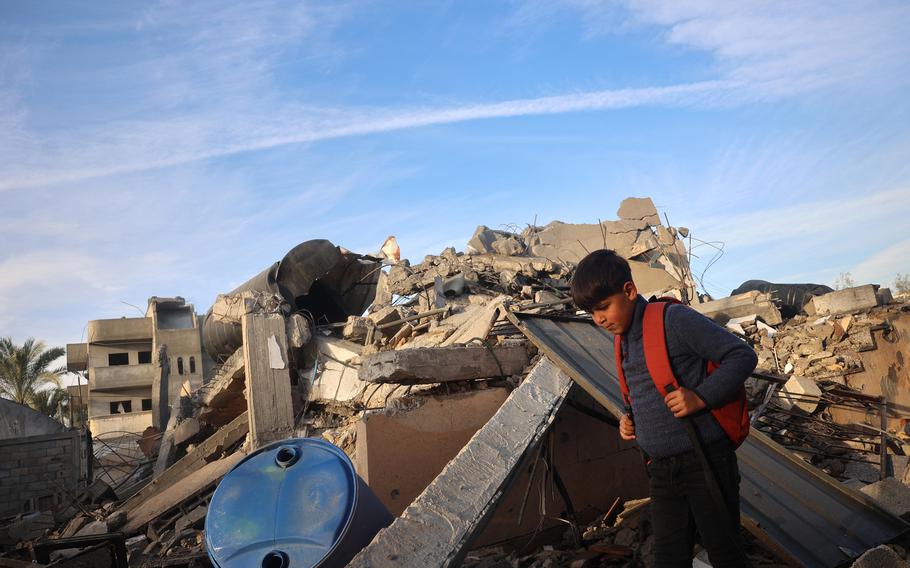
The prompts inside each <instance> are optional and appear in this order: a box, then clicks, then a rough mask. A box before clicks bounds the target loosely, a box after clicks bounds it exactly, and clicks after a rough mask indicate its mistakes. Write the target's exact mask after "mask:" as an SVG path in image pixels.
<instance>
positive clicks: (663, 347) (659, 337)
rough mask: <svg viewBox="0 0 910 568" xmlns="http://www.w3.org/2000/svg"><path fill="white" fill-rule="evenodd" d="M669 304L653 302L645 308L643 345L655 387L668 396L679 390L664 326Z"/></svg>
mask: <svg viewBox="0 0 910 568" xmlns="http://www.w3.org/2000/svg"><path fill="white" fill-rule="evenodd" d="M666 309H667V302H660V301H658V302H653V303H649V304H648V305H647V306H645V313H644V316H643V318H642V343H643V345H644V352H645V364H646V365H647V367H648V374H650V375H651V380H653V381H654V386H656V387H657V390H658V391H660V394H661V395H663V396H667V395H668V394H669V393H670V392H672V391H674V390H677V389H678V388H679V383H678V382H677V381H676V376H675V375H674V374H673V367H671V366H670V354H669V353H668V352H667V336H666V328H665V326H664V313H665V312H666Z"/></svg>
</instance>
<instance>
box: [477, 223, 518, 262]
mask: <svg viewBox="0 0 910 568" xmlns="http://www.w3.org/2000/svg"><path fill="white" fill-rule="evenodd" d="M467 250H468V252H469V253H470V252H477V253H496V254H505V255H508V256H518V255H520V254H522V253H523V252H524V250H525V246H524V243H523V242H522V241H521V238H520V237H519V236H518V235H516V234H513V233H509V232H506V231H494V230H493V229H490V228H489V227H486V226H484V225H480V226H478V227H477V230H475V231H474V236H472V237H471V240H469V241H468V249H467Z"/></svg>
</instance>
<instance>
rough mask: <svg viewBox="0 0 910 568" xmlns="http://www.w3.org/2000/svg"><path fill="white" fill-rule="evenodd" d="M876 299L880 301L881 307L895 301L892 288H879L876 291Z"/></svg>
mask: <svg viewBox="0 0 910 568" xmlns="http://www.w3.org/2000/svg"><path fill="white" fill-rule="evenodd" d="M875 298H876V299H877V300H878V305H879V306H887V305H888V304H890V303H891V302H893V301H894V296H893V295H892V294H891V288H879V289H878V290H876V291H875Z"/></svg>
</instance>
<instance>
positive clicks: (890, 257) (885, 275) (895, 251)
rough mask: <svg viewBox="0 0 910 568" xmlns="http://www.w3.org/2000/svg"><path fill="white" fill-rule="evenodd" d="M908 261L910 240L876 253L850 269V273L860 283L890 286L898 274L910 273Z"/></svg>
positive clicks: (909, 257)
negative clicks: (909, 271)
mask: <svg viewBox="0 0 910 568" xmlns="http://www.w3.org/2000/svg"><path fill="white" fill-rule="evenodd" d="M907 259H910V239H906V240H903V241H899V242H896V243H894V244H893V245H891V246H889V247H887V248H884V249H882V250H880V251H877V252H875V253H874V254H872V255H870V256H869V257H867V258H866V259H865V260H863V261H861V262H859V263H857V264H856V265H855V266H854V267H853V268H850V269H849V272H850V274H851V276H853V279H854V280H855V281H856V282H858V283H865V282H874V283H876V284H881V285H883V286H890V285H891V283H892V282H893V280H894V277H895V276H896V275H897V273H899V272H900V273H903V274H907V273H908V268H910V267H908V265H907Z"/></svg>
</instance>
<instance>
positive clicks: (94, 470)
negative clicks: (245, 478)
mask: <svg viewBox="0 0 910 568" xmlns="http://www.w3.org/2000/svg"><path fill="white" fill-rule="evenodd" d="M617 217H618V218H617V219H616V220H606V221H598V222H597V223H592V224H568V223H562V222H559V221H554V222H551V223H549V224H548V225H545V226H541V227H537V226H529V227H527V228H526V229H524V230H523V231H518V230H514V231H513V230H498V229H490V228H488V227H486V226H483V225H481V226H479V227H477V230H476V231H475V233H474V235H473V236H472V237H471V239H470V240H469V242H468V243H467V246H466V249H465V251H464V252H458V251H456V250H455V249H454V248H448V249H446V250H444V251H442V252H441V253H440V254H439V255H430V256H427V257H425V258H424V259H423V260H422V261H421V262H419V263H416V264H413V265H412V264H411V263H410V262H409V261H408V260H406V259H402V258H401V250H400V248H399V244H398V242H397V240H396V239H395V237H394V236H390V237H389V238H388V239H386V241H385V242H384V243H383V245H382V247H381V248H380V250H379V251H378V252H376V253H372V254H368V255H362V254H356V253H353V252H351V251H348V250H346V249H344V248H342V247H339V246H336V245H334V244H333V243H330V242H329V241H326V240H311V241H305V242H303V243H301V244H300V245H298V246H296V247H294V248H293V249H292V250H291V251H289V252H288V253H287V254H286V255H285V256H284V257H283V258H282V259H281V260H279V261H277V262H275V263H272V264H270V265H268V266H267V267H266V268H265V269H264V270H263V271H262V272H260V273H259V274H257V275H255V276H253V277H252V278H250V280H248V281H247V282H245V283H244V284H242V285H241V286H239V287H237V288H236V289H234V290H232V291H230V292H228V293H225V294H222V295H219V296H218V297H217V298H215V299H214V302H213V305H212V307H211V308H210V309H209V310H208V311H207V313H206V314H205V315H204V316H202V315H197V314H196V312H195V309H194V308H193V306H190V305H187V304H186V303H185V302H184V300H183V299H182V298H155V297H153V298H151V299H150V300H149V307H148V310H147V313H146V317H144V318H124V319H121V320H96V321H93V322H89V326H88V335H87V343H85V344H71V345H69V346H68V350H67V351H68V354H67V360H68V366H69V368H70V370H73V371H79V372H84V373H85V374H86V375H87V377H88V385H87V386H83V387H81V388H80V389H78V392H79V395H80V396H81V397H83V398H84V399H86V401H87V407H88V411H89V412H88V416H89V426H90V427H91V432H92V435H93V436H94V440H93V444H92V447H91V448H89V447H88V444H87V440H86V438H85V435H84V430H83V431H79V430H77V431H74V432H65V431H61V430H59V429H58V430H53V431H43V430H40V428H39V429H33V430H31V431H26V430H24V429H23V428H22V427H20V426H19V425H20V424H27V423H30V422H28V421H27V420H26V419H22V420H20V421H18V422H16V424H17V426H16V427H15V428H13V427H11V426H9V425H6V426H4V423H3V422H2V420H0V432H4V430H3V428H4V427H5V428H6V430H5V432H7V433H6V434H4V436H2V437H0V457H2V459H0V463H2V464H3V465H0V482H2V484H0V504H2V503H4V501H3V499H2V497H3V496H9V495H11V494H14V493H15V494H17V495H18V494H19V493H20V492H21V491H22V490H23V488H24V489H25V491H28V490H29V489H28V488H29V487H35V488H36V489H35V490H36V491H37V492H38V494H36V495H35V497H30V498H29V500H28V503H27V504H26V503H23V502H19V501H7V503H9V506H8V507H7V508H6V509H5V510H4V511H2V512H0V515H5V518H4V519H3V520H0V563H2V562H4V561H7V560H8V561H9V562H14V561H17V560H19V561H32V560H39V563H38V564H29V565H30V566H40V565H54V566H77V565H78V566H82V565H93V566H119V565H125V564H123V563H122V562H123V561H125V558H126V556H128V557H129V565H130V566H209V565H210V562H211V560H210V559H209V558H208V555H207V552H206V547H205V541H204V534H205V533H204V527H205V522H206V517H207V516H208V513H209V506H210V500H211V496H212V494H213V492H214V491H215V488H216V486H217V485H218V482H219V481H220V480H221V479H222V477H224V476H225V475H226V474H228V472H229V471H230V470H231V469H232V468H233V467H234V466H235V465H237V464H238V463H240V462H241V461H242V460H244V458H245V457H246V456H249V455H252V454H254V453H255V452H257V450H259V449H260V448H262V447H264V446H265V445H267V444H268V443H269V442H271V441H274V440H282V439H285V438H289V437H316V438H321V439H324V440H326V441H328V442H331V443H332V444H334V445H335V446H337V447H339V448H341V449H342V450H343V451H344V452H345V453H346V454H347V455H348V456H349V457H350V459H351V461H352V462H353V465H354V467H355V469H356V473H357V475H358V476H359V477H360V478H361V479H362V480H363V481H364V482H365V483H366V484H367V485H368V486H369V488H370V490H371V491H372V493H374V494H375V496H376V497H377V498H378V500H379V501H380V502H381V503H382V506H384V507H385V508H386V509H387V510H388V511H389V512H390V513H391V514H392V515H393V516H394V517H396V518H395V520H394V521H393V522H392V524H391V525H390V526H389V527H387V528H385V529H383V530H380V531H379V533H378V534H377V535H376V537H375V538H374V539H373V542H372V543H371V544H369V545H368V546H366V547H364V548H363V549H362V550H359V551H358V550H350V551H346V552H348V553H349V554H350V556H353V555H354V554H357V556H356V558H355V559H354V561H353V562H352V565H354V566H408V565H415V564H414V563H419V564H420V565H427V566H435V565H438V566H443V565H457V564H459V563H461V564H462V565H464V566H470V567H481V566H482V567H493V566H525V567H526V566H534V567H543V566H557V565H558V566H562V565H571V566H577V567H582V566H613V565H616V566H620V565H634V566H642V565H648V563H649V559H650V558H651V557H650V555H651V551H652V549H653V536H651V534H650V526H649V522H648V521H647V513H648V500H647V482H646V480H645V474H644V470H643V467H642V463H641V458H640V456H639V454H638V452H637V450H636V448H635V447H634V446H633V445H630V444H627V443H623V442H621V441H620V440H619V438H618V435H617V433H616V428H615V424H616V419H615V416H614V415H613V414H611V412H613V410H611V408H610V403H609V401H608V400H606V399H603V397H602V396H601V394H602V393H599V392H598V391H597V389H596V388H593V390H590V389H591V388H592V387H591V385H590V384H587V383H588V378H586V377H585V376H582V375H572V374H571V373H570V374H569V376H566V374H565V373H567V372H568V371H569V369H568V368H567V367H564V366H562V364H561V363H560V357H558V356H557V355H556V354H554V353H549V352H547V353H544V352H542V351H544V349H543V347H541V345H540V344H539V343H540V342H539V341H530V340H529V337H532V338H533V334H531V333H530V331H529V329H528V328H526V326H523V325H522V323H521V322H522V321H526V320H524V319H522V318H539V319H537V320H536V321H539V322H540V324H541V325H545V324H547V325H548V323H547V322H551V323H553V324H554V325H555V324H556V323H557V322H558V321H562V320H559V319H558V317H559V316H573V317H574V316H577V315H579V314H576V312H575V310H574V307H573V305H572V303H571V300H570V299H569V296H568V284H569V280H570V278H571V275H572V271H573V270H574V267H575V265H576V264H577V262H578V261H579V260H580V259H581V258H582V257H584V256H585V255H586V254H587V253H588V252H589V251H593V250H597V249H600V248H604V247H607V248H611V249H614V250H616V251H617V252H618V253H619V254H621V255H622V256H624V257H625V258H627V259H628V260H629V263H630V265H631V267H632V272H633V277H634V279H635V281H636V283H637V284H638V287H639V290H640V291H641V293H642V294H643V295H645V296H646V297H647V296H651V295H655V296H673V297H676V298H678V299H680V300H682V301H684V302H686V303H688V304H690V305H692V307H693V308H694V309H696V310H698V311H700V312H701V313H703V314H705V315H706V316H708V317H711V318H712V319H714V320H715V321H717V322H718V323H719V324H720V325H724V326H726V327H727V328H728V329H729V330H731V331H732V332H733V333H736V334H738V335H739V336H741V337H742V338H743V340H744V341H748V342H749V343H750V344H751V345H753V347H754V348H755V350H756V352H757V353H758V355H759V369H758V371H757V372H756V374H755V376H754V377H753V378H752V379H750V381H749V383H748V387H749V394H750V408H751V409H752V419H753V424H754V426H755V427H756V428H757V430H758V431H760V432H762V433H763V434H765V435H766V436H767V437H769V438H770V439H771V440H773V442H772V441H768V442H767V444H769V445H767V446H762V447H765V448H766V449H767V452H768V453H767V455H768V456H777V457H765V458H762V459H764V460H769V459H770V460H776V459H784V458H781V457H780V456H783V455H785V453H786V451H785V450H782V449H781V448H782V447H784V448H787V450H788V451H789V452H792V454H791V453H786V455H793V456H799V457H798V458H797V461H795V462H792V463H791V462H790V461H789V460H792V459H793V458H789V457H788V458H786V460H787V461H788V464H789V465H788V467H789V468H790V470H788V471H796V472H801V473H798V475H801V476H802V477H801V478H800V479H802V480H803V482H806V480H812V479H816V480H818V483H819V485H818V486H817V487H815V488H814V489H813V490H814V491H817V492H818V495H819V498H818V499H819V502H822V501H824V499H823V497H824V498H825V499H834V498H835V497H836V496H837V495H839V493H838V491H845V492H847V493H846V494H845V495H848V496H849V498H848V499H847V500H846V501H843V502H844V503H849V504H850V506H851V507H854V508H855V509H852V513H851V514H852V515H854V517H855V518H859V517H861V516H865V517H864V518H867V519H872V520H873V521H870V522H869V523H867V524H865V525H864V526H866V527H867V529H866V532H862V531H860V532H858V533H857V535H856V539H857V540H855V541H851V543H853V544H851V545H850V546H847V543H846V541H845V542H839V543H832V542H824V541H821V542H820V543H819V544H818V546H817V547H816V548H817V549H818V550H816V551H809V552H806V551H805V550H804V549H803V548H804V547H803V548H800V546H801V545H799V544H798V543H795V542H791V541H788V540H787V539H786V538H785V537H784V536H782V535H781V533H780V531H774V530H770V527H768V526H765V527H762V526H760V524H759V523H758V522H757V521H756V522H752V523H751V524H750V522H748V519H747V522H746V523H745V526H747V527H749V528H750V531H751V532H752V534H753V535H754V536H753V537H750V539H749V541H748V542H749V544H748V553H749V555H750V557H751V558H752V559H753V562H754V563H755V564H756V565H763V566H774V565H784V564H785V563H788V562H789V563H791V564H792V563H793V562H794V561H795V559H802V560H803V562H802V563H803V564H806V565H819V566H822V565H828V561H827V560H823V559H822V558H833V557H837V558H838V559H839V562H849V561H850V560H851V559H853V558H856V557H859V556H860V555H863V553H864V552H865V549H866V548H869V549H870V550H869V551H868V552H866V554H865V555H864V556H863V558H861V559H860V560H858V561H857V565H858V566H871V565H875V566H879V565H884V564H880V562H885V561H887V562H891V563H892V564H891V565H894V566H903V565H905V564H904V563H905V562H906V561H905V559H904V557H905V554H906V553H905V552H904V551H905V550H906V547H904V548H901V547H898V546H894V547H891V546H888V545H887V544H886V543H885V542H886V541H887V540H894V539H897V540H898V541H900V538H898V537H899V536H900V535H902V534H904V532H905V530H904V527H905V525H904V524H903V521H902V520H901V518H900V517H906V515H908V514H910V498H908V488H907V486H906V485H905V483H910V472H908V470H907V466H908V461H910V457H908V456H910V436H908V433H907V432H905V427H906V425H907V423H908V419H910V391H908V389H907V388H906V387H907V384H908V383H907V381H908V380H910V379H908V375H907V367H906V365H907V363H906V360H905V357H906V356H907V355H910V353H908V342H907V338H908V337H910V314H908V313H907V312H908V311H910V305H908V304H905V303H904V300H903V299H901V298H897V299H895V298H892V297H891V294H890V292H889V291H888V290H887V289H883V288H879V287H877V286H873V285H866V286H858V287H855V288H851V289H847V290H838V291H833V290H831V289H830V288H827V287H824V286H819V285H813V284H775V283H770V282H766V281H762V280H750V281H747V282H744V283H743V285H742V286H740V287H739V288H737V289H736V290H734V291H733V292H732V293H731V295H730V296H729V297H727V298H719V299H716V300H714V299H711V298H710V297H707V296H704V295H701V296H700V295H699V293H698V290H697V285H696V282H695V280H694V278H693V276H692V274H691V270H690V267H689V263H688V258H689V250H688V249H687V246H686V240H687V239H688V238H689V237H690V235H689V230H688V229H686V228H685V227H672V226H669V224H664V223H663V222H662V221H661V217H660V215H659V214H658V211H657V209H656V208H655V206H654V204H653V203H652V201H651V200H650V199H648V198H628V199H626V200H623V201H622V203H621V204H620V206H619V209H618V211H617ZM665 219H666V217H665ZM580 315H583V314H580ZM519 316H520V317H519ZM566 321H569V320H566ZM579 325H581V326H582V327H581V328H578V329H593V328H589V327H587V326H588V324H584V323H583V320H582V323H581V324H579ZM567 329H568V328H567ZM573 329H574V328H573ZM598 341H599V340H598ZM595 344H596V345H599V343H596V342H595V343H594V344H592V345H595ZM608 347H609V346H608ZM609 351H610V349H606V350H605V352H604V354H603V357H602V359H604V360H608V359H609V357H610V355H609ZM576 359H579V360H580V359H581V358H576ZM573 372H575V371H573ZM605 372H606V371H605ZM595 374H596V373H595ZM607 374H609V373H607ZM592 376H593V375H592ZM605 376H606V375H605ZM570 378H572V379H573V380H569V379H570ZM586 385H587V386H586ZM582 387H585V388H582ZM4 402H5V401H0V403H4ZM6 415H7V413H6V412H5V411H4V415H3V416H6ZM9 415H12V414H9ZM80 436H81V437H80ZM763 439H765V438H763ZM39 440H48V441H49V442H48V443H53V444H60V443H63V442H62V441H63V440H71V441H72V442H71V444H72V448H73V449H72V451H71V453H66V454H65V456H66V459H62V460H56V461H54V462H53V463H54V464H56V465H54V468H53V471H55V472H60V474H59V477H58V478H54V479H53V480H51V481H50V484H51V485H53V487H50V485H41V486H40V487H39V485H38V482H37V480H35V479H33V478H34V477H35V476H36V475H37V474H35V473H31V470H28V469H27V468H23V467H21V466H19V465H17V467H16V468H15V469H16V472H17V474H19V475H24V476H25V479H22V480H17V481H13V479H14V477H13V476H12V474H5V473H4V471H5V470H4V469H3V468H4V467H6V464H8V463H15V464H21V463H23V462H22V460H26V461H28V460H31V459H32V457H30V456H27V455H22V456H19V454H18V453H16V454H13V453H8V454H4V453H3V452H18V451H19V450H15V449H12V450H11V449H10V448H17V447H22V446H23V445H26V446H27V447H28V448H29V449H30V451H36V452H37V451H41V452H44V453H45V454H47V450H46V449H44V446H42V445H40V444H41V443H44V442H40V443H39V442H38V441H39ZM80 440H81V441H82V442H81V443H82V450H81V453H79V451H78V450H77V449H76V447H77V446H78V444H79V441H80ZM22 442H28V444H23V443H22ZM90 451H91V452H92V453H89V452H90ZM763 451H765V450H763ZM5 455H15V456H16V459H17V460H19V461H15V462H13V461H11V460H8V459H6V458H5V457H3V456H5ZM60 455H61V456H63V455H64V454H63V453H61V454H60ZM747 457H748V456H746V455H745V454H744V455H743V458H742V459H746V458H747ZM55 459H56V458H55ZM66 460H70V461H69V462H67V461H66ZM807 467H808V469H806V468H807ZM810 472H815V473H810ZM813 475H820V476H824V477H818V478H814V477H812V476H813ZM591 479H597V480H599V481H598V483H597V484H592V483H591V482H590V480H591ZM822 479H826V480H828V481H824V482H822V481H821V480H822ZM762 483H763V482H761V481H760V480H759V481H756V482H755V483H754V484H753V482H752V481H748V482H747V483H744V487H745V486H749V487H752V490H753V491H757V492H762V491H765V492H768V495H769V496H770V495H772V494H773V488H772V487H771V486H768V485H764V486H763V485H762ZM750 484H752V485H750ZM835 488H840V489H835ZM857 490H861V491H862V494H865V496H863V495H862V494H861V493H859V492H858V491H857ZM20 501H21V500H20ZM876 503H878V504H880V505H877V504H876ZM811 509H812V508H811V506H809V507H807V508H806V509H800V510H799V511H797V512H798V513H800V514H809V513H808V512H807V511H810V510H811ZM753 514H755V515H759V514H768V511H754V512H753ZM775 514H777V513H775ZM779 514H782V515H786V514H787V513H779ZM795 514H796V512H795V513H794V515H795ZM813 514H815V513H813ZM895 516H896V517H895ZM907 518H910V517H907ZM795 519H796V516H794V517H793V518H792V519H790V520H789V521H788V519H787V518H783V517H782V518H779V521H780V523H782V526H787V525H788V522H789V523H793V522H795ZM767 524H768V522H767V521H766V522H765V525H767ZM772 524H775V525H776V524H777V523H776V522H775V523H772ZM823 524H824V523H822V522H820V523H819V525H823ZM868 527H872V528H868ZM808 528H810V529H811V528H812V527H808ZM799 530H805V529H799V528H796V527H794V529H793V531H794V533H796V532H798V531H799ZM870 531H871V532H870ZM118 535H122V536H118ZM824 536H825V534H824V533H823V532H818V533H817V534H816V536H815V537H813V538H824ZM851 538H852V537H851ZM901 538H903V537H901ZM532 539H533V540H532ZM905 544H906V543H905ZM829 545H830V546H829ZM826 547H827V548H826ZM390 551H391V552H390ZM824 555H830V556H824ZM393 557H394V558H393ZM806 559H808V560H806ZM881 559H884V560H881ZM701 560H704V558H703V557H702V558H701ZM327 562H328V560H327ZM118 563H119V564H118ZM831 565H833V564H831Z"/></svg>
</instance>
